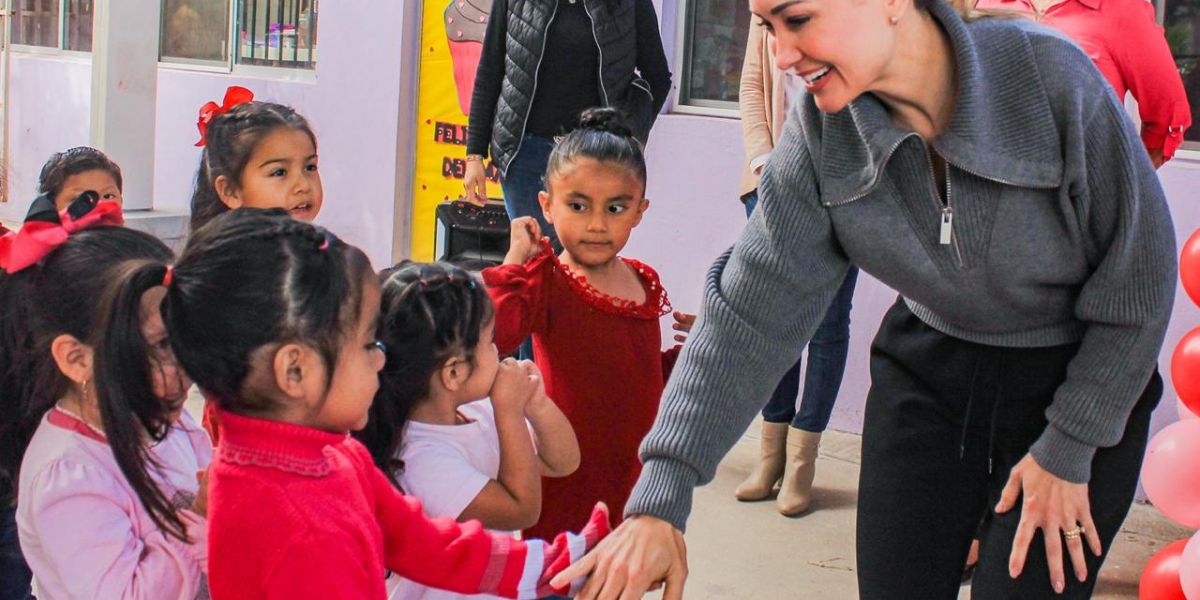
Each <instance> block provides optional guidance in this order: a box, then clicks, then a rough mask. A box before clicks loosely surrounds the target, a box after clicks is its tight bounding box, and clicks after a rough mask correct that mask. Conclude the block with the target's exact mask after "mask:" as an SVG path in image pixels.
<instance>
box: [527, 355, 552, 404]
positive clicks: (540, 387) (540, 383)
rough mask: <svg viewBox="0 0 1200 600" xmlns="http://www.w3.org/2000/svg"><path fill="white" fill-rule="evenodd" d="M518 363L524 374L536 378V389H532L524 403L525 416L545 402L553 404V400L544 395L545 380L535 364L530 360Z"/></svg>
mask: <svg viewBox="0 0 1200 600" xmlns="http://www.w3.org/2000/svg"><path fill="white" fill-rule="evenodd" d="M520 365H521V367H522V368H523V369H525V374H526V375H528V376H529V377H530V378H532V379H535V380H537V389H535V390H533V394H531V395H530V396H529V401H528V402H526V403H525V416H529V414H530V413H533V412H537V411H538V410H539V409H541V408H542V407H544V406H546V404H547V403H551V404H553V402H552V401H551V400H550V396H547V395H546V381H545V380H544V379H542V372H541V371H540V370H538V367H537V365H535V364H533V361H532V360H523V361H520Z"/></svg>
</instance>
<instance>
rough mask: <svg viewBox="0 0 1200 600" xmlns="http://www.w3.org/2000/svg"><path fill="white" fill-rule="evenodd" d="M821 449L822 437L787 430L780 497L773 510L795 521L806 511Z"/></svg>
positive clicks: (816, 434)
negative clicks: (818, 451) (777, 510)
mask: <svg viewBox="0 0 1200 600" xmlns="http://www.w3.org/2000/svg"><path fill="white" fill-rule="evenodd" d="M820 445H821V434H819V433H813V432H811V431H805V430H803V429H796V428H795V427H788V433H787V466H786V467H784V470H783V485H782V486H780V488H779V497H778V498H777V499H776V500H775V506H776V507H777V508H779V512H780V513H781V514H783V515H784V516H787V517H794V516H796V515H799V514H800V513H803V512H804V511H806V510H808V503H809V501H811V500H812V485H813V477H815V476H816V474H817V449H818V448H819V447H820Z"/></svg>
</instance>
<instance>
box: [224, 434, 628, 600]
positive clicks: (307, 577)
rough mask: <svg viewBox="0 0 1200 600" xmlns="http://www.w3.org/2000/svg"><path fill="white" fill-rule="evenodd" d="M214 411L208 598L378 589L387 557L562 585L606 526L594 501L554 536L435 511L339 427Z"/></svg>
mask: <svg viewBox="0 0 1200 600" xmlns="http://www.w3.org/2000/svg"><path fill="white" fill-rule="evenodd" d="M218 414H219V415H220V422H221V435H222V436H223V437H222V440H221V446H220V447H219V448H218V449H217V451H216V455H215V457H214V458H213V463H212V469H211V474H210V476H209V492H208V493H209V513H208V524H209V525H208V526H209V530H208V557H209V560H208V566H209V586H210V588H211V590H212V597H213V598H219V599H221V600H237V599H239V598H245V599H248V600H249V599H254V600H269V599H271V598H280V599H283V598H287V599H288V600H301V599H305V598H312V599H314V600H315V599H318V598H320V599H328V598H355V599H364V600H368V599H378V600H382V599H383V598H385V597H386V591H385V588H384V577H385V576H386V570H388V569H390V570H393V571H395V572H397V573H399V574H400V575H403V576H404V577H406V578H408V579H412V580H414V581H417V582H419V583H422V584H424V585H427V586H432V587H438V588H442V589H446V590H450V591H454V592H459V593H464V594H472V593H480V592H485V593H489V594H496V595H499V596H503V597H506V598H535V597H542V596H546V595H550V594H553V593H559V594H562V593H565V592H566V591H567V590H564V589H551V587H550V586H549V583H548V582H549V580H550V578H551V577H553V576H554V575H555V574H557V573H558V572H560V571H562V570H563V569H564V568H566V567H567V566H568V565H569V564H570V563H571V562H573V561H576V560H578V559H579V558H581V557H582V554H583V553H584V552H586V551H587V549H588V548H590V547H591V546H593V545H594V544H595V543H596V542H597V541H598V539H599V538H601V537H603V536H604V535H605V534H607V533H608V522H607V518H606V515H605V514H604V513H603V512H600V511H597V512H595V513H593V514H592V515H591V521H590V522H589V523H588V526H587V527H585V528H584V531H583V533H582V534H580V535H578V536H576V535H573V534H571V535H562V536H559V537H558V539H556V540H555V542H554V544H550V543H543V542H542V541H540V540H526V541H518V540H515V539H513V538H511V537H508V536H504V535H497V534H492V533H489V532H487V531H484V529H483V528H482V527H481V526H480V524H479V522H478V521H471V522H469V523H464V524H459V523H455V522H454V521H453V520H451V519H430V518H428V517H426V516H425V515H424V514H422V512H421V503H420V502H418V501H417V500H415V499H413V498H409V497H406V496H403V495H401V494H400V492H398V491H396V489H395V488H393V487H392V485H391V483H390V482H389V481H388V479H387V477H386V476H385V475H384V474H383V473H382V472H380V471H379V470H378V469H376V468H375V465H374V464H373V463H372V462H371V457H370V455H369V454H368V453H367V450H366V448H364V447H363V446H362V444H360V443H358V442H357V441H355V440H354V439H353V438H351V437H350V436H348V435H346V434H335V433H328V432H325V431H319V430H316V429H310V428H307V427H300V426H297V425H290V424H287V423H279V422H275V421H266V420H262V419H254V418H250V417H244V416H239V415H235V414H233V413H228V412H219V413H218ZM585 521H588V519H587V518H586V517H585V519H584V520H581V521H578V522H577V523H576V524H575V525H576V526H580V525H582V524H584V523H585ZM575 585H578V582H577V583H576V584H575Z"/></svg>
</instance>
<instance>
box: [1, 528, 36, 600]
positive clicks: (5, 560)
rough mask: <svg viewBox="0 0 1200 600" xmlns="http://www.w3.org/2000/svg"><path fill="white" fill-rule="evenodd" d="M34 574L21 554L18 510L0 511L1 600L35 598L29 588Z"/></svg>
mask: <svg viewBox="0 0 1200 600" xmlns="http://www.w3.org/2000/svg"><path fill="white" fill-rule="evenodd" d="M32 580H33V573H31V572H30V571H29V565H27V564H25V556H24V555H22V554H21V543H20V541H19V540H18V539H17V510H16V509H15V508H4V509H3V510H0V600H28V599H30V598H33V595H32V590H31V589H30V587H29V583H30V581H32Z"/></svg>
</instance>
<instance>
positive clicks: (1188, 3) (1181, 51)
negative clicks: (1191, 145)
mask: <svg viewBox="0 0 1200 600" xmlns="http://www.w3.org/2000/svg"><path fill="white" fill-rule="evenodd" d="M1163 27H1164V28H1165V29H1166V32H1167V44H1168V45H1169V46H1170V47H1171V53H1172V54H1174V55H1175V64H1176V65H1177V66H1178V67H1179V74H1180V76H1182V77H1183V87H1184V88H1185V89H1187V95H1188V103H1189V104H1191V106H1192V123H1193V125H1192V126H1191V127H1190V128H1189V129H1188V130H1187V132H1185V133H1184V135H1183V139H1184V140H1186V141H1189V142H1200V113H1198V111H1200V4H1198V3H1197V2H1196V1H1195V0H1167V1H1166V13H1165V14H1164V18H1163Z"/></svg>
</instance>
